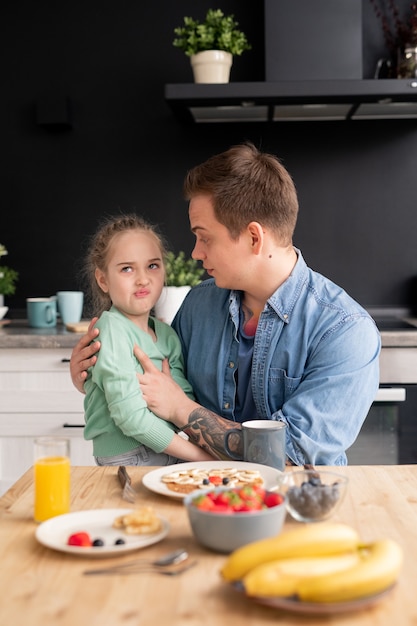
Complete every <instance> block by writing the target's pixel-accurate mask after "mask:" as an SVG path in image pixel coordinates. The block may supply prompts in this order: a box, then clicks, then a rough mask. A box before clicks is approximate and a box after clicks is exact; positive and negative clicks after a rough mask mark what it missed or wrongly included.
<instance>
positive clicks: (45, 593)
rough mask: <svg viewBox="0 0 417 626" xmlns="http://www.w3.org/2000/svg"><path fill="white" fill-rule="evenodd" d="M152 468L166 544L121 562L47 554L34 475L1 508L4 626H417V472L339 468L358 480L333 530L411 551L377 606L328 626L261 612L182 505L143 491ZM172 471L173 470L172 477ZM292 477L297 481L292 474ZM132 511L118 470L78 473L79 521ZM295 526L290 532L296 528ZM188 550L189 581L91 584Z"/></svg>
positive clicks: (142, 500)
mask: <svg viewBox="0 0 417 626" xmlns="http://www.w3.org/2000/svg"><path fill="white" fill-rule="evenodd" d="M152 469H155V468H152V467H130V468H129V474H130V476H131V479H132V486H133V487H134V489H135V491H136V492H137V497H138V506H139V505H140V504H141V505H149V506H152V507H153V508H154V509H155V511H157V512H158V513H159V514H160V515H163V516H164V517H165V518H166V519H167V520H168V522H169V524H170V531H169V534H168V536H167V537H166V538H165V539H164V540H162V541H161V542H160V543H157V544H154V545H152V546H149V547H147V548H145V549H143V550H138V551H136V552H133V553H129V554H126V555H124V556H119V557H116V558H102V559H97V558H91V557H88V556H85V557H78V556H73V555H71V554H65V553H62V552H58V551H55V550H52V549H49V548H47V547H44V546H42V545H40V544H39V543H38V542H37V541H36V539H35V530H36V528H37V525H36V524H35V522H34V521H33V482H32V474H33V470H32V469H30V470H28V471H27V472H26V473H25V474H24V475H23V476H22V477H21V478H20V479H19V480H18V481H17V482H16V483H15V484H14V485H13V486H12V487H11V489H10V490H9V491H8V492H7V493H6V494H5V495H4V496H3V497H2V498H1V499H0V520H1V523H0V526H1V538H2V541H1V547H0V558H1V563H2V567H1V571H0V587H1V590H2V596H3V602H2V603H1V605H0V623H1V624H13V625H14V626H27V625H28V624H30V626H73V625H74V624H77V623H78V624H81V625H83V626H84V624H91V625H97V624H100V625H101V626H134V625H135V626H137V625H139V624H140V625H143V626H150V625H152V624H159V626H184V624H188V625H189V626H205V625H208V624H216V626H228V625H229V624H231V623H237V624H248V625H249V624H250V625H251V626H268V625H272V624H277V623H279V624H280V626H295V625H296V624H300V623H302V624H304V626H319V625H323V624H332V626H342V625H346V624H348V623H349V624H350V625H351V626H355V625H357V626H372V625H375V624H378V625H379V626H391V625H392V624H398V625H399V626H403V625H404V626H406V625H410V624H416V623H417V604H416V601H415V590H416V586H417V568H416V562H417V542H416V540H415V535H416V526H417V487H416V485H417V465H403V466H398V465H397V466H351V467H343V468H337V471H338V472H340V473H343V474H345V475H346V476H348V478H349V488H348V493H347V496H346V498H345V500H344V501H343V503H342V504H341V506H340V509H339V510H338V512H337V514H336V515H335V516H334V517H333V518H332V521H339V522H343V523H346V524H349V525H351V526H352V527H353V528H355V529H356V530H357V531H358V533H359V535H360V537H361V539H362V540H363V541H364V542H368V541H373V540H376V539H379V538H382V537H389V538H391V539H394V540H395V541H397V542H398V543H399V544H400V545H401V546H402V548H403V550H404V565H403V569H402V572H401V574H400V578H399V581H398V584H397V585H396V586H395V587H394V588H393V589H392V590H391V591H390V592H389V593H388V594H387V595H386V597H384V598H382V599H381V600H380V601H379V602H378V603H377V604H376V605H375V606H373V607H368V608H367V609H362V610H359V611H353V612H351V613H342V614H337V613H335V614H333V615H328V616H323V615H314V614H312V613H309V614H304V615H300V614H297V613H290V612H287V611H282V610H279V609H276V608H271V607H267V606H262V605H260V604H257V603H256V602H254V601H252V600H250V599H248V598H246V597H244V596H243V595H242V594H240V593H238V592H237V591H235V590H234V589H233V588H231V586H229V585H228V584H226V583H224V582H223V581H222V579H221V577H220V573H219V572H220V568H221V566H222V564H223V563H224V561H225V558H226V557H225V555H222V554H217V553H215V552H211V551H209V550H207V549H204V548H203V547H201V546H200V545H198V544H197V543H196V541H195V540H194V538H193V536H192V533H191V530H190V525H189V522H188V519H187V515H186V511H185V507H184V506H183V504H182V502H181V500H176V499H174V498H169V497H166V496H163V495H158V494H156V493H153V492H152V491H149V490H148V489H147V488H146V487H145V486H144V485H143V484H142V477H143V475H144V474H145V473H147V472H149V471H151V470H152ZM167 471H168V470H167ZM287 471H292V469H290V468H288V469H287ZM104 508H107V509H113V508H116V509H118V508H132V505H129V504H128V503H127V502H126V501H124V500H122V498H121V488H120V485H119V482H118V480H117V467H72V470H71V511H72V512H75V511H82V510H90V509H104ZM296 524H297V522H294V521H292V520H290V519H288V518H287V520H286V521H285V524H284V528H283V532H285V531H286V530H287V529H289V528H291V527H293V526H294V525H296ZM176 548H185V549H186V550H187V551H188V552H189V554H190V556H191V558H193V559H197V564H196V565H195V567H193V568H192V569H191V570H189V571H187V572H185V573H183V574H181V575H180V576H176V577H170V576H161V575H160V574H149V573H147V574H131V575H128V576H121V575H113V576H101V577H100V578H98V577H94V576H91V577H87V576H83V571H84V570H86V569H91V568H94V567H99V566H106V565H111V564H115V563H121V562H126V561H130V560H132V559H141V558H145V559H148V558H150V559H155V558H157V557H158V556H160V555H161V554H163V553H166V552H169V551H171V550H173V549H176Z"/></svg>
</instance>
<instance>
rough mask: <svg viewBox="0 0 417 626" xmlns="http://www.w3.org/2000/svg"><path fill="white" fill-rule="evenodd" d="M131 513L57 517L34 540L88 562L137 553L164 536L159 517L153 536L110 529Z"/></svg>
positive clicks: (82, 513) (166, 527)
mask: <svg viewBox="0 0 417 626" xmlns="http://www.w3.org/2000/svg"><path fill="white" fill-rule="evenodd" d="M130 513H132V509H93V510H89V511H77V512H74V513H67V514H65V515H58V516H57V517H52V518H51V519H49V520H47V521H46V522H43V523H42V524H40V526H38V528H37V529H36V533H35V536H36V539H37V540H38V541H39V543H41V544H42V545H44V546H46V547H47V548H52V549H53V550H59V551H60V552H67V553H69V554H75V555H77V556H87V557H89V558H91V557H103V556H106V557H109V556H118V555H119V554H122V553H124V552H131V551H133V550H140V549H141V548H146V547H147V546H150V545H152V544H154V543H158V542H159V541H162V539H164V538H165V537H166V536H167V534H168V532H169V528H170V527H169V523H168V521H167V520H166V519H165V518H164V517H162V516H161V515H158V517H159V520H160V522H161V527H160V530H158V531H157V532H155V533H151V534H141V535H130V534H127V533H125V532H123V530H121V529H120V528H114V527H113V524H114V521H115V519H116V518H118V517H119V516H121V515H128V514H130ZM70 544H72V545H70Z"/></svg>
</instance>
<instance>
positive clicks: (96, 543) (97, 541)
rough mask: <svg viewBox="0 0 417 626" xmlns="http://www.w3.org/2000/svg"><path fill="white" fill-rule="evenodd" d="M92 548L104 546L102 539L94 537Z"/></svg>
mask: <svg viewBox="0 0 417 626" xmlns="http://www.w3.org/2000/svg"><path fill="white" fill-rule="evenodd" d="M92 545H93V546H94V548H98V547H101V546H104V541H103V540H102V539H94V541H93V544H92Z"/></svg>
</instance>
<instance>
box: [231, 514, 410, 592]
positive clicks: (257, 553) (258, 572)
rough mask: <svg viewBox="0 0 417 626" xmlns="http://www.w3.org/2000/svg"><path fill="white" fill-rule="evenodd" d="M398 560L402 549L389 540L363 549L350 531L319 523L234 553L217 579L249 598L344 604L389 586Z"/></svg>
mask: <svg viewBox="0 0 417 626" xmlns="http://www.w3.org/2000/svg"><path fill="white" fill-rule="evenodd" d="M402 561H403V553H402V549H401V547H400V546H399V545H398V544H397V543H396V542H395V541H393V540H391V539H380V540H377V541H375V542H373V543H369V544H363V543H361V541H360V538H359V536H358V533H357V532H356V531H355V530H354V529H353V528H351V527H350V526H347V525H346V524H339V523H326V522H323V523H320V524H306V525H304V526H297V527H294V528H293V529H291V530H288V531H287V532H284V533H282V534H280V535H278V536H277V537H272V538H269V539H262V540H261V541H255V542H253V543H250V544H247V545H245V546H243V547H241V548H238V549H237V550H235V551H234V552H232V554H231V555H230V556H229V557H228V558H227V560H226V562H225V563H224V565H223V568H222V570H221V575H222V577H223V579H224V580H226V581H228V582H234V581H240V582H241V583H242V584H243V587H244V589H245V592H246V594H247V595H248V596H258V597H259V596H261V597H277V596H278V597H291V596H292V597H294V596H295V597H297V598H298V599H299V600H301V601H304V602H343V601H349V600H356V599H359V598H363V597H366V596H369V595H372V594H375V593H378V592H381V591H383V590H385V589H387V588H388V587H390V586H391V585H392V584H393V583H394V582H396V580H397V578H398V576H399V573H400V570H401V566H402Z"/></svg>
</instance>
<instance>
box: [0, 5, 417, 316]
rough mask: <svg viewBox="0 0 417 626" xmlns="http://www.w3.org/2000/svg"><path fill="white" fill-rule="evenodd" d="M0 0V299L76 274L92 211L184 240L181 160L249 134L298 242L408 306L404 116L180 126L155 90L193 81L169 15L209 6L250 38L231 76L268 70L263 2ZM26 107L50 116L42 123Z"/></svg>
mask: <svg viewBox="0 0 417 626" xmlns="http://www.w3.org/2000/svg"><path fill="white" fill-rule="evenodd" d="M277 1H278V0H277ZM313 1H314V0H312V2H313ZM398 5H399V6H400V7H405V8H408V7H409V5H410V2H409V1H408V0H402V1H401V2H398ZM1 6H2V8H1V9H0V12H1V22H2V26H3V28H2V31H3V33H2V37H1V40H2V44H3V54H2V55H1V58H2V71H1V80H2V83H3V89H2V95H3V97H2V99H1V105H0V112H1V116H0V133H1V135H0V136H1V139H2V142H1V143H2V147H3V150H2V152H3V162H4V165H3V167H2V168H1V228H0V243H3V244H5V245H6V247H7V248H8V249H9V256H8V257H5V258H4V259H3V262H4V263H6V264H8V265H10V266H11V267H14V268H15V269H17V270H18V271H19V272H20V280H19V283H18V289H17V292H16V295H15V296H13V297H9V298H7V299H6V300H7V302H6V304H8V305H9V306H10V307H11V308H12V309H13V308H23V307H24V306H25V298H26V297H28V296H44V295H51V294H53V293H55V292H56V291H57V290H60V289H76V288H79V287H80V283H79V280H78V271H79V268H80V263H81V262H82V257H83V255H84V253H85V245H86V240H87V238H88V236H89V235H90V234H91V233H92V232H93V231H94V230H95V228H96V226H97V222H98V220H99V218H100V217H102V216H103V215H109V214H113V213H115V212H118V211H120V210H121V211H131V210H136V211H137V212H140V213H143V214H144V215H145V216H146V217H147V218H149V219H150V220H152V221H153V222H155V223H157V224H159V225H160V226H161V228H162V229H163V231H164V232H165V233H166V235H167V237H168V240H169V242H170V244H171V246H172V247H173V248H174V249H176V250H179V249H184V250H186V251H187V252H190V251H191V249H192V245H193V236H192V235H191V234H190V233H189V227H188V217H187V207H186V204H185V202H184V201H183V200H182V195H181V188H182V180H183V176H184V174H185V172H186V170H187V169H188V168H190V167H192V166H193V165H195V164H197V163H198V162H200V161H202V160H204V159H206V158H207V157H208V156H210V155H212V154H213V153H216V152H220V151H222V150H224V149H226V148H228V147H229V146H230V145H231V144H234V143H239V142H241V141H244V140H248V139H249V140H252V141H253V142H254V143H256V144H257V145H258V146H260V147H262V148H263V149H265V150H268V151H272V152H274V153H275V154H277V155H278V156H279V157H280V158H281V160H282V161H283V163H284V165H285V166H286V167H287V168H288V170H289V171H290V173H291V174H292V175H293V177H294V179H295V182H296V185H297V188H298V192H299V198H300V217H299V223H298V226H297V230H296V235H295V245H297V246H299V247H300V248H301V249H302V251H303V253H304V256H305V258H306V259H307V262H308V263H309V264H310V266H311V267H313V268H314V269H316V270H318V271H321V272H322V273H324V274H326V275H328V276H329V277H330V278H332V279H333V280H334V281H335V282H337V283H339V284H341V285H342V286H344V287H345V288H346V289H347V290H348V291H349V292H350V293H351V294H352V295H353V296H354V297H355V298H356V299H358V300H359V301H360V302H361V303H362V304H364V305H365V306H371V305H372V306H376V305H378V306H379V305H386V306H401V307H402V306H408V305H409V304H410V293H409V283H410V280H411V278H412V277H413V276H414V275H416V274H417V249H416V248H417V246H416V239H417V217H416V215H417V202H416V183H415V179H416V172H417V122H416V121H415V120H402V121H400V120H398V121H394V120H388V121H369V122H363V121H351V122H309V123H306V122H304V123H295V122H288V123H275V124H266V123H265V124H258V123H247V124H236V123H230V124H219V125H215V124H207V125H194V126H188V127H184V126H181V125H180V123H179V122H177V121H176V119H174V117H173V116H172V114H171V112H170V109H169V107H168V106H167V105H166V103H165V101H164V98H163V91H164V84H165V83H167V82H170V83H174V82H189V81H191V80H192V74H191V69H190V67H189V60H188V58H187V57H185V56H184V55H183V53H181V52H180V51H179V50H177V49H175V48H173V46H172V39H173V29H174V27H175V26H178V25H180V24H181V23H182V18H183V16H184V15H191V16H193V17H199V18H202V17H203V16H204V14H205V11H206V9H207V8H209V7H212V8H217V7H220V8H222V9H223V10H224V11H225V12H226V13H230V12H231V13H234V14H235V17H236V19H237V20H238V21H239V23H240V27H241V28H242V29H243V30H244V31H245V32H246V33H247V35H248V38H249V39H250V41H251V43H252V45H253V50H252V51H250V52H245V53H244V54H243V55H242V57H239V58H236V59H235V61H234V66H233V68H232V76H231V80H235V81H237V80H239V81H246V80H247V81H253V80H254V81H256V80H263V79H264V49H263V46H264V41H263V8H262V2H261V0H256V1H255V0H219V2H217V3H214V4H213V3H212V2H210V1H209V0H204V1H203V0H201V1H199V2H198V3H196V2H195V1H192V0H175V2H171V1H170V0H148V1H147V2H138V0H136V1H135V2H134V1H133V0H119V2H117V3H116V2H108V1H101V2H99V1H96V0H82V1H81V0H72V2H67V1H65V0H62V1H61V2H56V1H55V0H39V1H38V2H32V1H29V0H21V1H20V2H11V1H10V0H7V1H6V2H4V3H2V5H1ZM363 11H364V40H365V44H364V78H371V77H372V75H373V71H374V65H375V62H376V60H377V58H379V57H380V56H383V55H384V53H385V50H384V45H383V39H382V34H381V28H380V24H379V23H378V21H377V20H376V18H375V16H374V14H373V12H372V8H371V6H370V5H369V0H363ZM300 19H302V16H300ZM295 36H296V34H295ZM301 43H302V42H301ZM335 52H337V51H335ZM66 98H69V100H70V105H71V110H70V111H69V112H68V114H67V112H66V110H65V104H66V100H65V99H66ZM37 115H40V116H41V117H42V121H43V122H45V121H46V122H48V121H49V122H54V121H55V122H61V123H56V124H54V123H50V124H46V125H40V124H39V121H41V120H40V118H39V117H37ZM65 124H69V125H71V128H66V126H65Z"/></svg>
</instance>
